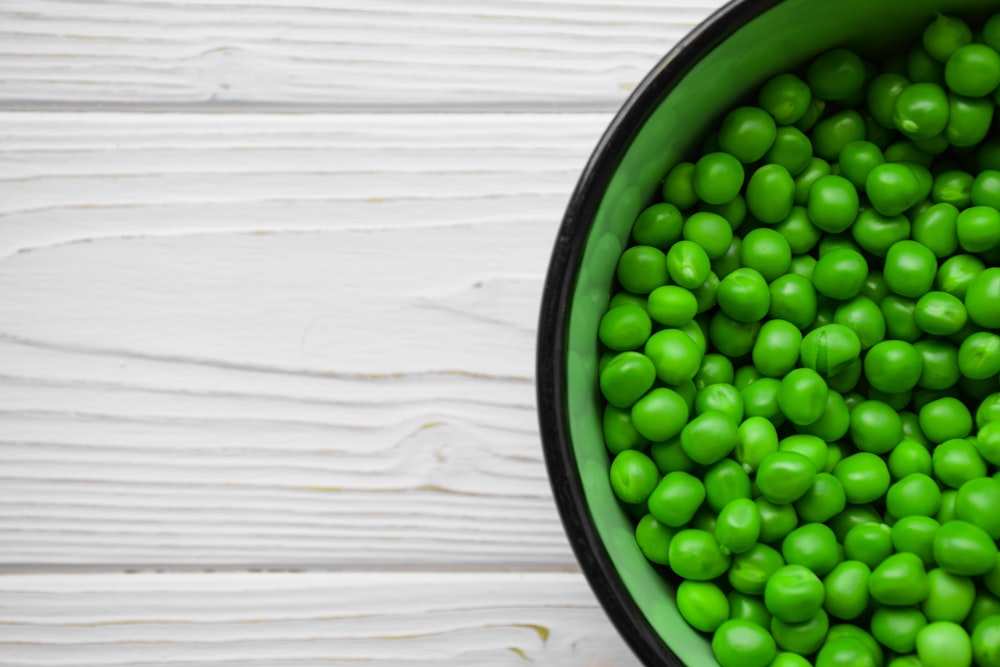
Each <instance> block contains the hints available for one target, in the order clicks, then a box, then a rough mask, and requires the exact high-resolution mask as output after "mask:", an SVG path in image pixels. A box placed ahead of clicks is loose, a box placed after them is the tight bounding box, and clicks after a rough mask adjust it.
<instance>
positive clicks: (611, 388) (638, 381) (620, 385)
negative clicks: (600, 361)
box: [600, 351, 656, 408]
mask: <svg viewBox="0 0 1000 667" xmlns="http://www.w3.org/2000/svg"><path fill="white" fill-rule="evenodd" d="M655 380H656V367H655V366H654V365H653V362H652V361H651V360H650V359H649V358H648V357H646V356H645V355H643V354H640V353H638V352H631V351H630V352H622V353H620V354H617V355H615V356H614V357H613V358H612V359H611V361H610V362H608V365H607V367H606V368H605V369H604V371H603V372H602V373H601V377H600V385H601V393H602V394H604V398H606V399H607V401H608V403H610V404H611V405H614V406H615V407H619V408H627V407H629V406H631V405H632V404H633V403H635V402H636V401H638V400H639V398H640V397H641V396H642V395H643V394H645V393H646V392H647V391H648V390H649V388H650V387H652V386H653V382H654V381H655Z"/></svg>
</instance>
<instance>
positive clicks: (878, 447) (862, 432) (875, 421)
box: [850, 400, 903, 454]
mask: <svg viewBox="0 0 1000 667" xmlns="http://www.w3.org/2000/svg"><path fill="white" fill-rule="evenodd" d="M850 423H851V426H850V434H851V440H852V441H853V442H854V446H855V447H857V448H858V449H859V450H860V451H862V452H872V453H873V454H886V453H888V452H889V451H891V450H892V448H893V447H895V446H896V444H897V443H899V442H900V441H901V440H902V439H903V421H902V419H900V417H899V413H898V412H896V411H895V410H893V409H892V408H891V407H890V406H888V405H887V404H885V403H883V402H882V401H873V400H869V401H862V402H861V403H859V404H858V405H857V406H856V407H855V408H854V410H852V411H851V417H850Z"/></svg>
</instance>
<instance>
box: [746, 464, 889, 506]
mask: <svg viewBox="0 0 1000 667" xmlns="http://www.w3.org/2000/svg"><path fill="white" fill-rule="evenodd" d="M887 474H888V473H887ZM815 477H816V467H815V466H814V465H813V463H812V462H811V461H810V460H809V459H808V458H807V457H806V456H804V455H802V454H799V453H798V452H781V451H778V452H773V453H771V454H768V455H767V456H765V457H764V459H763V460H762V461H761V462H760V464H759V466H758V467H757V477H756V482H757V488H758V489H759V490H760V494H761V496H762V497H763V498H764V499H765V500H767V501H769V502H771V503H775V504H781V505H787V504H789V503H793V502H795V501H796V500H798V499H799V498H801V497H802V496H803V495H805V493H806V491H808V490H809V488H810V487H811V486H812V482H813V478H815ZM841 482H843V480H841ZM887 486H888V485H887Z"/></svg>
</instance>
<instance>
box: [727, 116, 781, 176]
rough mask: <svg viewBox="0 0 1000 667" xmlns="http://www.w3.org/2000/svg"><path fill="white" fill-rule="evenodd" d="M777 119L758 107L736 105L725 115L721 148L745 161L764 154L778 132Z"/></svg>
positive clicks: (748, 162) (758, 157) (744, 162)
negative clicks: (775, 120)
mask: <svg viewBox="0 0 1000 667" xmlns="http://www.w3.org/2000/svg"><path fill="white" fill-rule="evenodd" d="M776 129H777V128H776V126H775V122H774V119H773V118H772V117H771V115H770V114H768V113H767V112H766V111H764V110H763V109H759V108H757V107H737V108H736V109H733V110H732V111H730V112H729V113H728V114H726V117H725V118H723V119H722V125H721V126H720V127H719V148H721V149H722V150H723V151H725V152H727V153H729V154H731V155H732V156H734V157H735V158H736V159H737V160H739V161H740V162H742V163H743V164H750V163H751V162H756V161H757V160H759V159H761V158H762V157H764V154H765V153H767V151H768V149H770V148H771V145H772V144H774V139H775V136H776Z"/></svg>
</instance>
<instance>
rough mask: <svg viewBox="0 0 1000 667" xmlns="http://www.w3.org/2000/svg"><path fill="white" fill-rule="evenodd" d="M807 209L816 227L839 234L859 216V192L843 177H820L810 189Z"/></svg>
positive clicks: (831, 175)
mask: <svg viewBox="0 0 1000 667" xmlns="http://www.w3.org/2000/svg"><path fill="white" fill-rule="evenodd" d="M874 171H875V170H874V169H873V170H872V172H873V173H874ZM869 178H871V175H869ZM868 187H869V188H870V187H871V186H870V185H869V186H868ZM806 209H807V210H808V211H809V218H810V219H811V220H812V221H813V224H814V225H816V227H818V228H819V229H822V230H823V231H825V232H830V233H831V234H837V233H839V232H842V231H844V230H846V229H847V228H848V227H850V226H851V223H853V222H854V219H855V218H856V217H857V216H858V191H857V190H856V189H855V188H854V185H853V184H852V183H851V182H850V181H849V180H847V179H846V178H844V177H843V176H834V175H833V174H830V175H827V176H820V177H819V178H817V179H816V180H815V182H814V183H813V184H812V187H811V188H809V195H808V199H807V203H806Z"/></svg>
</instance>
